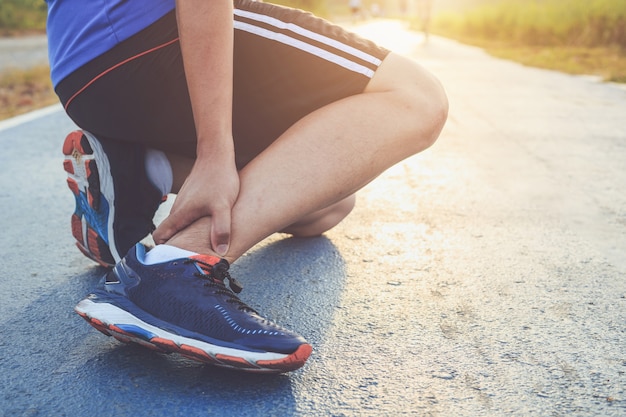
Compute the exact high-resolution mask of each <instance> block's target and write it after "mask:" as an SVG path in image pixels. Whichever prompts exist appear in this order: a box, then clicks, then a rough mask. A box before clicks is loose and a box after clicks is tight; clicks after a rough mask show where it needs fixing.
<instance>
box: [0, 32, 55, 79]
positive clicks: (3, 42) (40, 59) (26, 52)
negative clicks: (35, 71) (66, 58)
mask: <svg viewBox="0 0 626 417" xmlns="http://www.w3.org/2000/svg"><path fill="white" fill-rule="evenodd" d="M47 47H48V42H47V39H46V36H45V35H32V36H24V37H17V38H0V73H1V72H3V71H7V70H13V69H28V68H32V67H36V66H39V65H48V50H47Z"/></svg>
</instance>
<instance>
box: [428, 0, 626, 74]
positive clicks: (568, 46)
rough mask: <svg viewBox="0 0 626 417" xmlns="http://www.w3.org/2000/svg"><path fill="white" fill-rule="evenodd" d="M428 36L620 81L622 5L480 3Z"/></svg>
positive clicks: (625, 30) (534, 0)
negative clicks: (431, 35)
mask: <svg viewBox="0 0 626 417" xmlns="http://www.w3.org/2000/svg"><path fill="white" fill-rule="evenodd" d="M431 31H432V32H433V33H436V34H440V35H443V36H447V37H451V38H454V39H458V40H460V41H462V42H465V43H470V44H473V45H477V46H480V47H483V48H485V49H486V50H487V51H488V52H490V53H492V54H494V55H496V56H500V57H504V58H508V59H512V60H515V61H519V62H522V63H524V64H527V65H533V66H538V67H543V68H550V69H556V70H561V71H566V72H569V73H574V74H595V75H600V76H602V77H603V78H604V79H606V80H611V81H618V82H626V1H623V0H482V1H479V2H477V4H476V5H475V6H473V7H470V8H467V9H465V10H463V11H458V12H455V11H450V10H448V11H446V12H442V13H440V14H438V15H436V16H435V18H434V19H433V23H432V28H431Z"/></svg>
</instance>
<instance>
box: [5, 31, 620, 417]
mask: <svg viewBox="0 0 626 417" xmlns="http://www.w3.org/2000/svg"><path fill="white" fill-rule="evenodd" d="M357 30H358V31H359V32H362V33H364V34H366V35H367V36H369V37H372V38H374V39H377V40H378V41H379V42H381V43H383V44H386V45H388V46H389V47H391V48H392V49H395V50H397V51H398V52H400V53H403V54H407V55H410V56H412V57H414V58H415V59H417V60H418V61H420V62H422V63H423V64H424V65H425V66H426V67H428V68H430V69H431V70H432V71H433V72H435V73H436V74H437V75H438V76H439V77H440V79H441V80H442V82H443V83H444V85H445V87H446V89H447V91H448V94H449V98H450V103H451V107H450V118H449V122H448V124H447V126H446V127H445V129H444V131H443V133H442V135H441V138H440V140H439V141H438V142H437V143H436V144H435V145H434V147H432V148H431V149H429V150H427V151H426V152H424V153H422V154H420V155H418V156H415V157H413V158H410V159H409V160H407V161H405V162H403V163H401V164H399V165H397V166H396V167H394V168H392V169H390V170H389V171H388V172H386V173H385V174H384V175H382V176H381V177H380V178H378V179H377V180H375V181H374V182H373V183H371V184H370V185H369V186H367V187H366V189H364V190H363V191H362V192H361V193H360V195H359V202H358V206H357V208H356V210H355V212H354V213H353V215H351V217H350V218H348V219H347V220H346V221H345V222H344V223H343V224H341V225H340V226H338V227H337V228H336V229H334V230H333V231H331V232H329V233H328V234H327V235H326V236H325V237H322V238H316V239H308V240H307V239H287V238H285V237H284V236H275V237H272V238H270V239H268V240H267V241H265V242H263V243H262V244H260V245H259V246H258V247H257V248H255V250H253V251H251V252H250V253H249V254H248V255H247V256H245V257H244V258H242V259H241V260H240V261H239V262H238V263H236V264H235V265H234V267H233V275H234V276H237V277H238V278H239V279H240V280H241V281H242V282H244V284H245V286H246V288H245V290H244V292H243V293H242V298H243V299H244V300H245V301H247V302H248V303H249V304H251V305H252V306H255V307H258V308H259V309H260V310H261V311H262V312H263V313H265V314H266V315H267V316H269V317H271V318H273V319H275V320H276V321H278V322H279V323H281V324H284V325H286V326H288V327H290V328H293V329H295V330H297V331H298V332H300V333H301V334H303V335H304V336H305V337H307V338H308V340H309V341H311V342H312V344H313V345H314V352H313V355H312V357H311V359H310V361H309V362H308V363H307V364H306V365H305V366H304V368H303V369H301V370H299V371H297V372H294V373H291V374H288V375H281V376H270V377H268V376H255V375H246V374H238V373H233V372H229V371H224V370H219V369H213V368H210V367H207V366H204V365H201V364H197V363H195V362H192V361H188V360H185V359H181V358H177V357H175V356H165V355H162V354H157V353H153V352H149V351H146V350H144V349H142V348H139V347H135V346H125V345H122V344H121V343H119V342H116V341H115V340H112V339H111V338H106V337H104V336H103V335H101V334H100V333H98V332H95V331H94V330H93V329H91V328H90V327H89V326H88V325H87V324H86V323H84V322H83V320H82V319H80V318H79V317H78V316H77V315H76V314H74V313H73V311H72V308H73V306H74V304H75V303H76V302H77V301H79V300H80V299H81V298H82V297H83V296H84V295H85V294H86V293H87V292H88V291H89V289H90V288H92V287H93V285H94V284H95V283H96V282H97V281H98V279H99V277H100V276H101V274H102V273H103V272H104V270H103V269H102V268H99V267H96V266H93V265H92V264H91V263H90V262H89V261H88V260H87V259H85V258H84V257H83V256H82V255H80V254H79V252H78V251H77V250H76V249H75V248H74V247H73V246H72V238H71V235H70V232H69V215H70V213H71V211H72V208H73V199H72V197H71V194H70V193H69V191H67V190H66V186H65V183H64V181H65V175H64V172H63V170H62V168H61V162H62V161H61V158H62V155H61V150H60V145H61V143H62V139H63V137H64V135H65V134H66V132H68V131H69V130H70V129H72V125H71V123H70V122H69V121H68V120H67V118H65V117H64V116H63V114H62V112H61V111H60V110H59V109H58V108H56V107H55V108H49V109H46V110H45V111H44V112H43V113H39V114H35V115H31V116H26V117H21V118H18V119H12V120H9V121H7V122H2V123H0V144H1V145H2V147H3V151H2V153H0V185H1V186H0V190H1V191H0V208H1V209H2V216H1V217H0V230H2V235H1V238H0V239H1V240H0V253H2V255H3V260H2V262H1V263H0V277H1V279H0V334H1V335H2V337H1V338H0V369H1V370H2V372H0V410H1V411H0V414H4V415H7V416H16V415H26V416H35V415H37V416H39V415H41V416H48V415H51V416H60V415H68V416H74V415H82V416H89V415H98V416H102V417H104V416H179V415H180V416H197V415H224V416H231V415H232V416H271V415H275V416H396V415H419V416H477V415H481V416H482V415H494V416H510V415H513V416H527V415H545V416H548V415H549V416H552V415H576V416H598V415H602V416H623V415H626V280H625V279H624V277H625V276H626V256H625V251H626V193H625V192H624V190H626V170H625V169H624V165H625V162H626V126H625V124H624V115H625V114H626V92H625V91H624V90H623V89H620V88H619V87H618V86H615V85H611V84H603V83H598V82H596V81H594V80H591V79H589V78H584V77H574V76H569V75H563V74H560V73H557V72H551V71H543V70H538V69H532V68H527V67H523V66H521V65H518V64H514V63H511V62H507V61H502V60H497V59H493V58H490V57H489V56H487V55H486V54H485V53H483V52H482V51H480V50H478V49H475V48H470V47H466V46H462V45H459V44H457V43H455V42H451V41H448V40H444V39H439V38H435V37H432V38H431V40H430V42H429V43H428V44H426V45H424V44H422V38H421V36H420V35H419V34H416V33H411V32H407V31H406V30H405V29H404V28H403V27H402V25H401V24H399V23H395V22H389V21H375V22H371V23H368V24H365V25H362V26H360V27H358V28H357ZM416 117H419V115H416Z"/></svg>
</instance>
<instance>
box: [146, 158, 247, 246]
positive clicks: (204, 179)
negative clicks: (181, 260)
mask: <svg viewBox="0 0 626 417" xmlns="http://www.w3.org/2000/svg"><path fill="white" fill-rule="evenodd" d="M238 194H239V175H238V173H237V170H236V168H235V164H234V162H225V163H220V162H219V158H218V159H216V161H210V160H205V159H198V160H196V163H195V164H194V166H193V169H192V170H191V173H190V174H189V177H187V180H186V181H185V183H184V184H183V186H182V188H181V190H180V192H179V193H178V196H177V197H176V201H175V202H174V205H173V206H172V210H171V212H170V215H169V216H168V217H167V218H166V219H165V220H164V221H163V222H162V223H161V224H160V225H159V227H158V228H157V229H156V230H155V231H154V234H153V238H154V241H155V242H156V243H157V244H160V243H165V242H167V240H169V239H170V238H171V237H173V236H174V235H175V234H176V233H178V232H179V231H181V230H183V229H185V228H186V227H187V226H189V225H190V224H192V223H193V222H195V221H196V220H199V219H200V218H203V217H207V216H210V217H211V229H210V231H207V234H208V235H209V236H210V239H211V247H212V249H213V250H214V251H215V252H216V253H217V254H218V255H220V256H224V255H226V253H227V252H228V247H229V244H230V234H231V232H230V229H231V210H232V207H233V205H234V204H235V201H236V200H237V196H238ZM207 237H208V236H207Z"/></svg>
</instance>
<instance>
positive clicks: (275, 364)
mask: <svg viewBox="0 0 626 417" xmlns="http://www.w3.org/2000/svg"><path fill="white" fill-rule="evenodd" d="M74 310H75V311H76V313H78V314H79V315H80V316H81V317H82V318H83V319H85V320H86V321H87V322H88V323H89V324H90V325H92V326H93V327H94V328H96V329H97V330H99V331H100V332H102V333H104V334H105V335H107V336H113V337H115V338H116V339H117V340H119V341H121V342H124V343H137V344H140V345H142V346H145V347H147V348H150V349H152V350H156V351H159V352H163V353H178V354H180V355H183V356H185V357H187V358H189V359H193V360H196V361H200V362H203V363H207V364H210V365H214V366H219V367H224V368H230V369H236V370H240V371H246V372H255V373H284V372H289V371H294V370H296V369H299V368H301V367H302V366H303V365H304V363H305V362H306V360H307V359H308V358H309V356H310V355H311V352H312V347H311V345H309V344H302V345H300V346H299V347H298V349H297V350H296V351H295V352H293V353H290V354H284V353H275V352H257V351H247V350H240V349H234V348H228V347H224V346H218V345H213V344H210V343H207V342H204V341H200V340H196V339H191V338H188V337H184V336H180V335H177V334H175V333H170V332H168V331H166V330H164V329H161V328H159V327H155V326H152V325H150V324H148V323H146V322H144V321H142V320H140V319H138V318H137V317H135V316H133V315H132V314H130V313H129V312H127V311H125V310H123V309H121V308H119V307H117V306H114V305H113V304H110V303H106V302H104V303H103V302H100V303H96V302H94V301H92V300H90V299H89V297H88V298H86V299H84V300H82V301H81V302H80V303H78V305H77V306H76V307H75V308H74Z"/></svg>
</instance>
